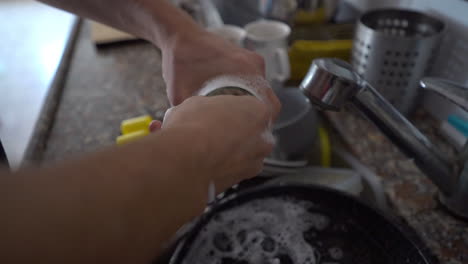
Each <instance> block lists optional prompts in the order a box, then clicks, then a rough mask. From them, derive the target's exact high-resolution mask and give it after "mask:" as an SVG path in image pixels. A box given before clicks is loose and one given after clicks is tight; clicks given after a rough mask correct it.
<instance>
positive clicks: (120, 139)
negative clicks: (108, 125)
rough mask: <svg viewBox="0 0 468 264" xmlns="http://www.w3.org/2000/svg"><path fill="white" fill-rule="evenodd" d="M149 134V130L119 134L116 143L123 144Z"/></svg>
mask: <svg viewBox="0 0 468 264" xmlns="http://www.w3.org/2000/svg"><path fill="white" fill-rule="evenodd" d="M148 134H149V131H148V130H139V131H136V132H132V133H128V134H125V135H121V136H119V137H118V138H117V139H116V143H117V145H123V144H126V143H129V142H132V141H135V140H137V139H139V138H142V137H144V136H146V135H148Z"/></svg>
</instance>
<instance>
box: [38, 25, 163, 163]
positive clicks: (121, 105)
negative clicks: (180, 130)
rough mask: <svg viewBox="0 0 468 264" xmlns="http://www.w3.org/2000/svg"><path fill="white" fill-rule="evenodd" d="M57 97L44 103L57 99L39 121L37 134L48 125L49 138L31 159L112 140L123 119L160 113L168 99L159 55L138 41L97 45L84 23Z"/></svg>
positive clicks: (58, 155) (44, 158)
mask: <svg viewBox="0 0 468 264" xmlns="http://www.w3.org/2000/svg"><path fill="white" fill-rule="evenodd" d="M59 99H60V100H59V101H58V102H57V101H55V102H49V103H50V104H54V103H58V106H57V112H56V114H55V116H54V118H53V119H51V121H52V122H53V124H47V123H45V124H40V125H39V126H38V129H39V130H40V131H38V132H39V133H38V134H40V132H42V131H41V130H44V131H46V130H48V132H47V133H48V135H47V138H48V139H47V140H46V142H42V143H39V144H37V146H36V147H35V149H33V150H32V151H33V152H35V153H33V154H32V155H31V156H33V157H34V159H35V160H42V161H43V162H50V161H56V160H61V159H65V158H68V157H70V156H75V155H78V154H81V153H84V152H89V151H93V150H95V149H98V148H101V147H104V146H110V145H113V144H114V143H115V138H116V137H117V136H118V135H119V132H120V131H119V130H120V122H121V121H122V120H124V119H128V118H132V117H136V116H139V115H143V114H150V115H151V116H153V117H160V116H161V115H163V114H164V112H165V110H166V109H167V107H168V106H169V103H168V101H167V97H166V92H165V84H164V81H163V79H162V73H161V54H160V52H159V51H158V50H157V49H156V48H155V47H154V46H152V45H150V44H149V43H146V42H143V41H131V42H124V43H120V44H113V45H108V46H103V47H99V48H96V46H95V45H94V44H93V43H92V42H91V41H90V39H89V24H88V23H84V24H83V26H82V27H81V29H80V32H79V35H78V38H77V43H76V46H75V51H74V54H73V58H72V60H71V64H70V68H69V72H68V75H67V78H66V80H65V82H64V86H63V91H62V94H61V98H59ZM45 114H48V113H45ZM49 126H51V127H49Z"/></svg>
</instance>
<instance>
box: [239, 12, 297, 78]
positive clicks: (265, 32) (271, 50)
mask: <svg viewBox="0 0 468 264" xmlns="http://www.w3.org/2000/svg"><path fill="white" fill-rule="evenodd" d="M244 29H245V31H246V33H247V34H246V36H245V40H244V47H245V48H247V49H249V50H252V51H255V52H257V53H258V54H260V55H261V56H262V57H263V58H264V59H265V66H266V79H267V80H268V81H269V82H270V83H273V82H277V81H279V82H284V81H286V80H288V79H289V77H290V76H291V68H290V65H289V56H288V37H289V35H290V34H291V28H290V27H289V26H288V25H287V24H285V23H282V22H279V21H273V20H259V21H255V22H252V23H249V24H247V25H246V26H245V28H244Z"/></svg>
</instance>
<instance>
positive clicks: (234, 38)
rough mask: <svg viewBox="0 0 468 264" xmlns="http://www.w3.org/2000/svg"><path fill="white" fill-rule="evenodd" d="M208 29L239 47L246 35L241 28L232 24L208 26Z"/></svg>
mask: <svg viewBox="0 0 468 264" xmlns="http://www.w3.org/2000/svg"><path fill="white" fill-rule="evenodd" d="M208 31H210V32H211V33H214V34H216V35H218V36H220V37H222V38H223V39H225V40H227V41H229V42H231V43H233V44H235V45H237V46H239V47H242V46H243V43H244V39H245V35H246V32H245V30H244V29H243V28H241V27H238V26H233V25H223V26H221V27H215V28H208Z"/></svg>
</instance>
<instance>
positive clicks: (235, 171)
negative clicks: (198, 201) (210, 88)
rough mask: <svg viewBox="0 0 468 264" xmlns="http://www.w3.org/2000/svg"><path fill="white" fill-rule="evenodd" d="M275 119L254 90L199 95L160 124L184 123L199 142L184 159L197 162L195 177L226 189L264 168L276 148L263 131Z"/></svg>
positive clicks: (170, 126) (179, 125) (176, 125)
mask: <svg viewBox="0 0 468 264" xmlns="http://www.w3.org/2000/svg"><path fill="white" fill-rule="evenodd" d="M253 113H254V114H253ZM270 119H271V111H270V110H269V108H268V107H267V106H266V105H265V104H264V103H263V102H261V101H260V100H258V99H257V98H255V97H252V96H229V95H221V96H214V97H201V96H195V97H191V98H189V99H187V100H185V101H184V102H183V103H182V104H180V105H179V106H176V107H173V108H171V110H170V112H168V113H166V116H165V119H164V123H163V124H162V128H161V129H162V131H164V130H166V129H167V130H171V129H179V130H180V131H184V133H186V134H187V136H188V137H190V138H191V140H192V141H193V142H194V143H195V145H197V146H198V147H197V148H196V153H192V155H191V156H190V157H191V159H193V160H190V161H187V164H184V165H186V166H192V167H191V168H188V171H192V172H196V175H197V179H194V180H197V181H202V182H205V183H206V186H208V184H209V183H210V182H214V183H215V185H216V187H217V191H222V190H225V189H226V188H228V187H230V186H232V185H234V184H236V183H238V182H239V181H241V180H243V179H246V178H250V177H253V176H255V175H257V174H258V173H259V172H260V171H261V169H262V167H263V159H264V158H265V156H266V155H268V154H269V153H270V152H271V151H272V148H273V143H272V142H271V141H268V140H267V139H265V137H264V136H263V134H264V132H265V130H266V129H267V128H268V125H269V122H270ZM153 126H154V127H153V128H158V127H160V123H159V122H157V123H153Z"/></svg>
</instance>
